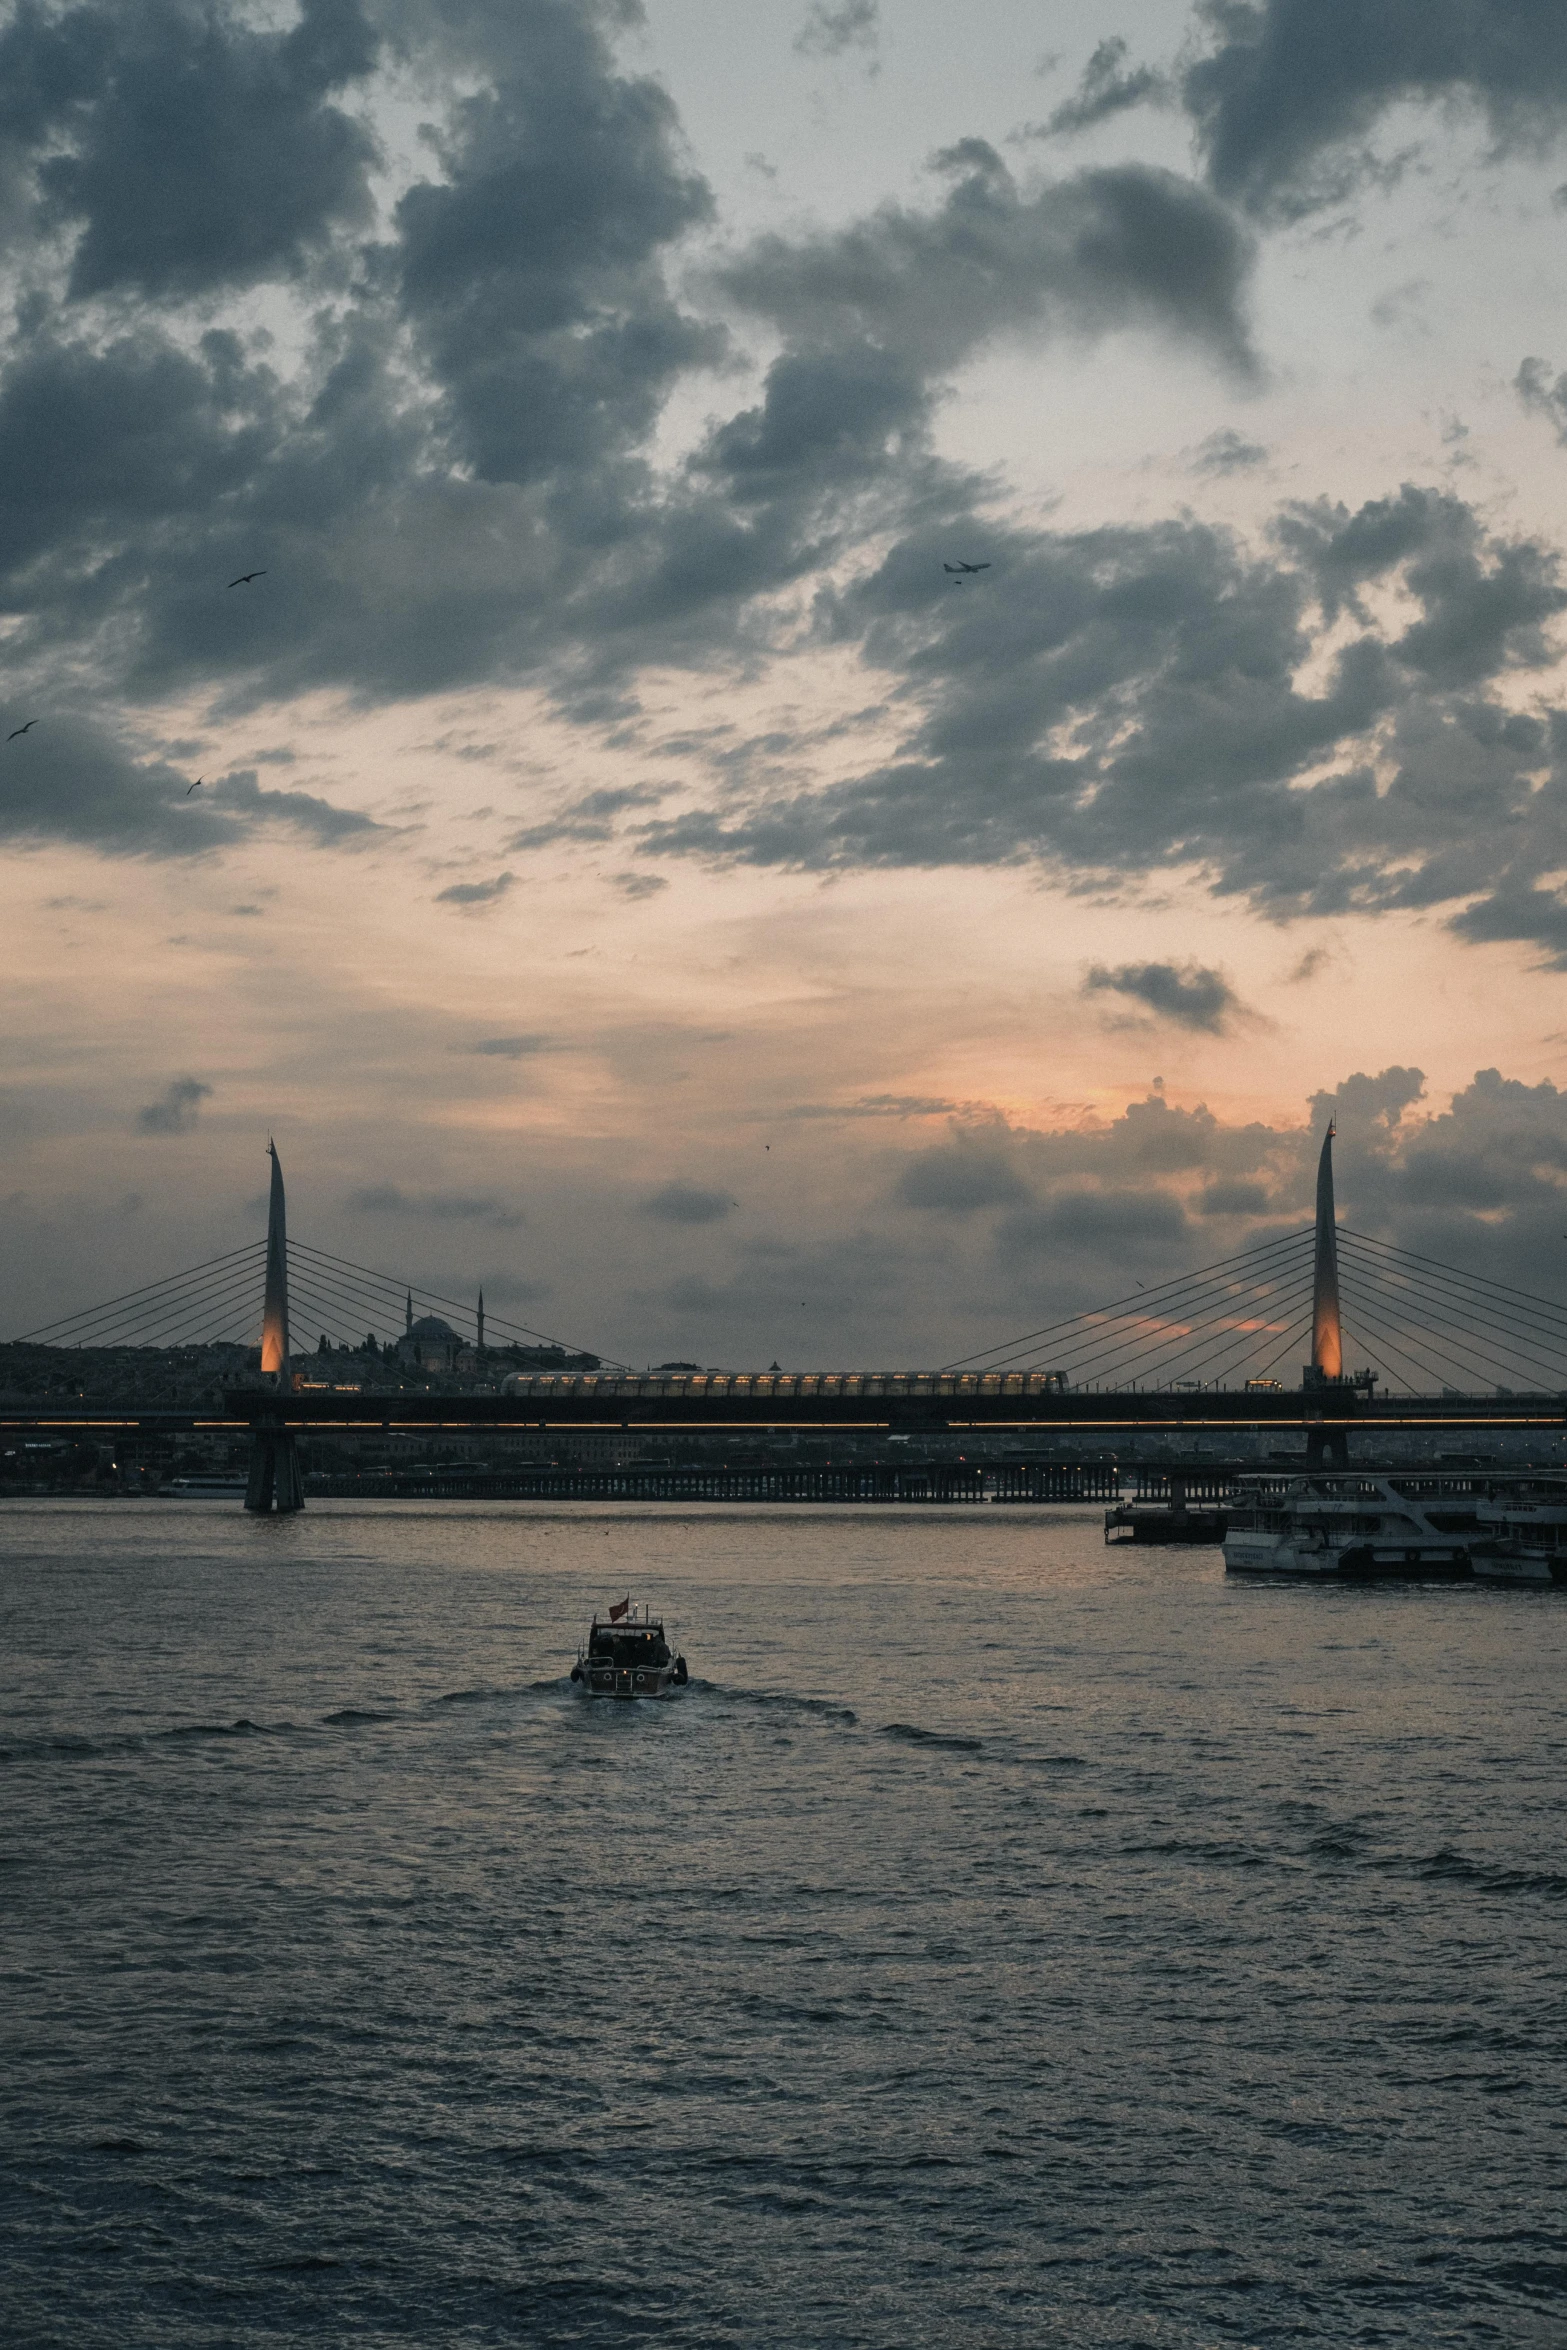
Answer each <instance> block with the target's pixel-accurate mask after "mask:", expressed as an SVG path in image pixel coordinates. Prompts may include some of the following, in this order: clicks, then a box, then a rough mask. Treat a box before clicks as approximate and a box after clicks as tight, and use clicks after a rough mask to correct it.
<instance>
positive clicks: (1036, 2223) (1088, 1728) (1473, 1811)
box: [0, 1503, 1567, 2350]
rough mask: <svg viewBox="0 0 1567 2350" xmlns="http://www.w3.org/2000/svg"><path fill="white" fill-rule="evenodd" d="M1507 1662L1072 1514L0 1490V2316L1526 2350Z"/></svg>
mask: <svg viewBox="0 0 1567 2350" xmlns="http://www.w3.org/2000/svg"><path fill="white" fill-rule="evenodd" d="M628 1589H629V1590H630V1591H631V1593H632V1594H633V1596H635V1597H638V1598H646V1599H649V1600H651V1601H652V1602H654V1603H655V1604H656V1605H658V1606H660V1607H661V1608H662V1609H663V1610H664V1612H665V1615H666V1618H667V1619H668V1620H669V1621H670V1623H671V1626H672V1628H674V1627H678V1631H679V1637H680V1645H681V1646H682V1648H683V1649H684V1651H685V1653H686V1655H687V1656H688V1658H689V1659H690V1663H691V1670H692V1675H693V1679H692V1682H691V1685H690V1687H689V1688H688V1689H686V1690H685V1691H683V1692H682V1693H680V1694H679V1695H678V1696H677V1697H674V1698H671V1699H668V1700H665V1701H663V1702H661V1703H659V1704H656V1705H653V1704H649V1705H615V1704H610V1703H605V1702H602V1701H600V1702H597V1703H595V1702H594V1701H592V1700H589V1699H586V1698H583V1697H581V1696H580V1695H579V1694H578V1693H577V1692H576V1691H575V1690H573V1689H572V1688H571V1686H570V1684H569V1683H568V1681H567V1679H566V1677H565V1676H566V1674H567V1672H568V1670H569V1667H570V1663H571V1659H572V1657H573V1656H574V1655H575V1653H576V1644H577V1639H578V1636H579V1634H580V1632H581V1630H582V1627H583V1625H584V1624H585V1623H586V1621H587V1618H588V1617H589V1615H590V1614H591V1613H592V1611H593V1609H594V1607H595V1606H596V1605H598V1606H602V1605H603V1604H604V1602H605V1601H607V1600H610V1599H614V1598H618V1597H620V1596H622V1595H623V1594H624V1593H625V1592H626V1591H627V1590H628ZM1564 1660H1567V1601H1563V1600H1561V1598H1560V1595H1555V1596H1553V1595H1550V1594H1531V1593H1507V1592H1496V1591H1487V1590H1477V1589H1466V1588H1462V1587H1458V1588H1439V1587H1436V1588H1427V1589H1422V1588H1420V1587H1418V1586H1412V1587H1399V1588H1396V1589H1385V1590H1384V1589H1369V1590H1347V1589H1346V1590H1324V1589H1311V1588H1301V1589H1295V1588H1286V1587H1280V1588H1268V1589H1262V1590H1257V1589H1253V1588H1250V1587H1249V1586H1242V1585H1239V1584H1235V1583H1229V1584H1227V1583H1226V1581H1225V1579H1224V1577H1223V1574H1222V1572H1221V1569H1220V1563H1219V1560H1218V1557H1217V1554H1214V1553H1204V1552H1195V1553H1194V1552H1186V1551H1166V1552H1159V1551H1150V1550H1143V1549H1140V1548H1136V1549H1134V1548H1132V1547H1130V1546H1129V1547H1127V1548H1126V1549H1123V1550H1116V1551H1111V1552H1107V1551H1106V1550H1105V1549H1104V1547H1103V1544H1102V1541H1101V1536H1100V1525H1099V1514H1098V1513H1096V1512H1084V1513H1072V1512H1049V1511H1038V1512H1034V1511H1028V1512H1015V1511H1011V1510H1008V1511H1001V1510H995V1511H989V1510H975V1509H965V1510H959V1511H951V1512H947V1511H939V1510H929V1511H920V1512H914V1511H908V1512H902V1513H897V1514H894V1513H891V1512H889V1513H887V1514H885V1515H884V1514H881V1513H878V1512H872V1511H852V1510H844V1511H832V1510H820V1511H817V1510H809V1509H793V1510H787V1511H782V1510H780V1511H766V1510H744V1509H725V1510H712V1511H707V1512H691V1513H678V1512H653V1511H647V1510H636V1509H628V1510H618V1511H617V1510H606V1509H598V1508H594V1507H590V1506H583V1507H581V1508H576V1509H573V1508H538V1509H528V1508H525V1507H524V1508H518V1507H513V1506H504V1505H497V1506H490V1507H486V1506H483V1505H477V1506H473V1507H455V1506H454V1507H451V1508H435V1507H429V1506H424V1507H419V1506H411V1507H406V1508H398V1507H397V1506H395V1505H387V1506H383V1507H379V1508H376V1507H371V1508H350V1507H348V1506H344V1507H341V1508H338V1509H334V1508H332V1507H330V1506H328V1507H323V1508H319V1509H315V1508H313V1509H312V1510H311V1511H310V1512H309V1513H308V1514H307V1515H306V1516H305V1517H304V1518H302V1519H297V1520H292V1521H283V1522H280V1523H274V1524H258V1523H255V1522H252V1521H246V1520H245V1519H243V1517H242V1516H241V1515H240V1514H239V1513H238V1512H236V1511H233V1510H232V1509H229V1508H222V1507H211V1508H208V1507H204V1506H202V1505H200V1504H190V1503H182V1504H178V1505H170V1506H160V1505H156V1504H147V1505H142V1506H129V1507H115V1506H95V1505H75V1504H70V1503H60V1504H43V1505H38V1506H17V1507H8V1508H7V1509H6V1510H5V1511H4V1513H3V1514H0V1757H3V1760H0V1791H3V1796H4V1803H3V1807H0V1967H3V1985H0V2013H3V2015H4V2017H5V2027H4V2041H5V2046H6V2049H7V2062H6V2068H5V2070H4V2072H3V2074H0V2206H3V2214H4V2226H5V2232H6V2237H7V2240H8V2244H9V2247H10V2258H9V2261H8V2263H7V2264H6V2265H5V2267H4V2268H3V2269H0V2336H3V2338H4V2340H5V2342H6V2344H7V2345H8V2350H9V2346H11V2345H15V2346H17V2350H32V2346H33V2345H35V2344H36V2345H40V2346H41V2345H44V2344H65V2343H68V2344H70V2345H71V2346H72V2350H100V2346H101V2350H110V2346H111V2345H112V2346H113V2350H124V2346H125V2345H138V2346H139V2345H147V2346H148V2350H153V2346H156V2350H189V2346H194V2345H213V2346H216V2345H219V2344H222V2345H241V2346H246V2350H248V2346H249V2345H258V2346H259V2345H263V2344H265V2345H277V2344H282V2343H291V2342H295V2341H300V2342H304V2341H310V2342H328V2341H329V2342H333V2343H337V2342H344V2343H347V2342H353V2341H360V2340H363V2341H366V2342H376V2343H396V2344H404V2343H407V2344H419V2345H424V2344H436V2343H441V2344H444V2343H449V2342H450V2343H463V2344H469V2343H473V2344H488V2343H491V2342H495V2343H502V2342H504V2343H511V2342H528V2343H541V2344H556V2343H559V2344H566V2343H572V2344H580V2343H593V2344H596V2343H604V2344H610V2343H614V2344H620V2343H624V2342H626V2341H643V2340H647V2341H654V2342H659V2341H667V2342H670V2343H679V2344H688V2343H689V2344H706V2343H713V2344H728V2343H734V2344H746V2345H755V2344H778V2345H799V2346H800V2350H818V2346H820V2345H837V2344H844V2345H849V2344H855V2345H860V2344H865V2345H874V2346H876V2350H881V2346H883V2345H885V2346H886V2350H893V2346H894V2345H896V2346H898V2350H902V2346H903V2345H908V2344H932V2345H963V2346H965V2350H967V2346H970V2345H972V2346H973V2350H988V2346H990V2345H993V2344H998V2343H1004V2342H1012V2341H1016V2342H1019V2343H1030V2344H1033V2343H1042V2342H1057V2341H1059V2342H1064V2343H1072V2344H1089V2345H1101V2344H1102V2345H1118V2346H1119V2345H1125V2346H1127V2350H1130V2346H1131V2345H1134V2344H1135V2345H1165V2344H1182V2345H1188V2344H1189V2345H1194V2346H1196V2345H1203V2346H1207V2345H1211V2344H1215V2343H1220V2342H1234V2343H1240V2344H1255V2345H1262V2344H1267V2345H1273V2344H1285V2343H1289V2344H1298V2343H1302V2342H1311V2343H1313V2344H1320V2343H1343V2344H1346V2345H1351V2344H1352V2345H1357V2346H1358V2345H1362V2344H1370V2343H1409V2344H1422V2345H1426V2344H1445V2343H1464V2344H1468V2343H1480V2342H1497V2343H1525V2344H1534V2343H1539V2344H1545V2343H1548V2342H1549V2343H1553V2344H1554V2343H1558V2342H1560V2341H1562V2340H1563V2339H1564V2338H1567V2291H1564V2287H1567V2241H1564V2236H1567V2220H1564V2218H1563V2212H1564V2208H1567V2206H1564V2203H1563V2195H1562V2189H1563V2185H1564V2179H1563V2154H1562V2132H1561V2128H1560V2111H1561V2106H1562V2090H1563V2070H1564V2067H1563V2055H1562V2050H1563V2031H1562V2023H1563V2016H1562V2004H1563V1996H1562V1965H1561V1951H1562V1936H1563V1929H1564V1925H1567V1860H1564V1858H1563V1850H1562V1836H1561V1829H1560V1805H1561V1785H1562V1763H1563V1752H1564V1737H1567V1733H1564V1721H1563V1707H1562V1700H1561V1691H1562V1688H1563V1664H1564Z"/></svg>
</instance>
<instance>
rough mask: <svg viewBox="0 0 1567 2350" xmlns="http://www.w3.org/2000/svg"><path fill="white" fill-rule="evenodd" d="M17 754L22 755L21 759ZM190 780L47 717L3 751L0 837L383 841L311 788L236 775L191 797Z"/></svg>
mask: <svg viewBox="0 0 1567 2350" xmlns="http://www.w3.org/2000/svg"><path fill="white" fill-rule="evenodd" d="M24 750H25V756H22V755H19V754H22V753H23V752H24ZM190 780H191V779H190V777H189V776H188V775H187V774H185V773H184V772H183V771H181V770H179V769H175V768H171V767H170V766H168V765H167V764H166V763H165V762H164V761H163V760H161V759H156V758H145V757H139V756H138V755H137V754H136V752H135V750H134V749H133V748H131V747H130V746H128V745H127V744H125V743H123V742H121V741H118V740H116V739H115V738H114V737H113V736H112V735H110V734H108V733H106V732H105V731H103V730H102V729H101V728H98V727H96V726H93V725H91V724H89V723H88V722H86V721H84V720H82V719H80V718H76V717H74V716H66V717H51V718H50V719H48V720H47V721H46V723H45V724H43V725H41V726H40V727H39V728H38V729H37V731H36V732H35V733H33V734H30V735H28V736H27V737H26V738H25V744H23V743H16V744H13V745H12V746H11V752H10V756H9V757H8V758H7V760H6V762H5V767H4V790H3V791H0V838H5V839H11V840H64V841H77V842H82V843H84V844H90V845H91V846H92V847H94V848H96V849H98V850H100V851H102V852H103V853H105V854H107V855H110V856H144V857H157V858H164V857H197V856H206V855H209V854H211V853H212V852H213V851H214V850H219V849H226V848H233V847H237V846H238V845H239V844H240V843H241V842H242V841H244V840H245V839H246V838H247V837H248V836H250V835H252V834H254V833H255V832H257V831H258V830H262V829H264V828H268V827H271V826H275V825H283V826H286V827H288V828H289V829H290V830H292V831H294V832H295V833H296V834H298V835H300V836H302V837H303V838H305V839H308V840H312V841H314V842H316V843H318V844H320V845H322V846H325V847H354V846H356V845H360V844H362V843H364V842H366V841H368V840H371V839H375V838H384V837H385V827H383V826H381V825H379V824H377V823H376V822H375V821H374V820H373V819H372V818H371V817H368V816H362V815H360V814H358V813H357V812H356V811H355V810H353V809H349V808H338V807H334V806H333V804H332V803H331V802H330V801H329V800H323V799H319V798H317V797H315V796H314V795H313V794H312V793H309V792H300V791H267V790H264V789H263V788H262V786H261V785H260V784H259V783H258V781H257V779H256V777H255V774H254V773H253V772H252V771H250V770H248V769H245V770H241V771H239V772H237V773H235V774H231V775H226V776H214V777H213V778H212V779H211V780H210V781H209V782H208V783H207V785H206V786H205V787H204V789H203V790H202V792H201V793H200V794H199V796H196V797H191V796H190V794H189V785H190Z"/></svg>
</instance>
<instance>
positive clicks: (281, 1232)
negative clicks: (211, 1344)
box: [245, 1138, 305, 1515]
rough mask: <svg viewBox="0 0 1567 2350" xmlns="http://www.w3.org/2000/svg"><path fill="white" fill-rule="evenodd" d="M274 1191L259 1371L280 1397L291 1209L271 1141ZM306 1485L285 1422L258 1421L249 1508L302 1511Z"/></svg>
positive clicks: (285, 1372)
mask: <svg viewBox="0 0 1567 2350" xmlns="http://www.w3.org/2000/svg"><path fill="white" fill-rule="evenodd" d="M267 1155H268V1157H269V1158H270V1159H271V1161H272V1189H271V1193H270V1196H269V1198H268V1201H267V1278H266V1288H265V1291H264V1293H263V1298H262V1307H261V1369H262V1372H263V1374H264V1375H265V1376H266V1377H267V1378H269V1379H270V1380H271V1381H272V1383H273V1385H274V1386H276V1387H277V1389H278V1390H279V1392H280V1393H282V1394H285V1395H286V1394H287V1392H288V1386H289V1368H288V1209H287V1203H286V1201H285V1199H284V1196H283V1163H282V1161H281V1160H280V1159H279V1157H278V1155H277V1144H276V1143H275V1142H273V1141H272V1140H271V1139H270V1138H269V1139H268V1142H267ZM304 1506H305V1487H304V1481H303V1479H302V1478H301V1476H300V1473H299V1447H298V1445H297V1443H296V1442H295V1439H294V1437H293V1435H292V1433H291V1431H290V1430H288V1429H287V1428H285V1427H284V1426H283V1425H282V1422H281V1420H275V1421H273V1420H260V1421H258V1422H257V1423H256V1425H255V1426H254V1427H253V1428H252V1430H251V1432H250V1476H249V1479H248V1481H247V1483H246V1486H245V1507H246V1509H247V1510H255V1511H257V1512H258V1513H260V1514H263V1515H265V1514H268V1513H270V1512H271V1511H274V1510H276V1511H279V1512H281V1511H286V1510H302V1509H303V1508H304Z"/></svg>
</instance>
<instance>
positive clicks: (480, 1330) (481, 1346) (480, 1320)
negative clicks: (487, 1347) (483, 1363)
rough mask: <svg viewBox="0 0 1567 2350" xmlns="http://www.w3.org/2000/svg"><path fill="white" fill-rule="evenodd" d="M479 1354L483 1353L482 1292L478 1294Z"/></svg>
mask: <svg viewBox="0 0 1567 2350" xmlns="http://www.w3.org/2000/svg"><path fill="white" fill-rule="evenodd" d="M479 1352H480V1354H483V1352H484V1292H483V1290H482V1289H481V1290H480V1292H479Z"/></svg>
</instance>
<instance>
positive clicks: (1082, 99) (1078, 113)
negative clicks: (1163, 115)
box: [1031, 33, 1174, 139]
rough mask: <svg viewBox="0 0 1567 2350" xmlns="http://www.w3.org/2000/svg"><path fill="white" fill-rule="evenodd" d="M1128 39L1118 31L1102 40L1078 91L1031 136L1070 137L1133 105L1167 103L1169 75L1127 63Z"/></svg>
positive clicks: (1170, 85) (1147, 67)
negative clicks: (1126, 40) (1125, 39)
mask: <svg viewBox="0 0 1567 2350" xmlns="http://www.w3.org/2000/svg"><path fill="white" fill-rule="evenodd" d="M1128 54H1129V52H1128V50H1127V45H1126V42H1125V41H1124V40H1123V39H1122V37H1121V35H1120V34H1119V33H1114V34H1112V35H1111V36H1110V37H1109V39H1108V40H1104V41H1101V42H1100V43H1099V45H1098V47H1097V48H1096V49H1095V51H1094V53H1093V55H1092V57H1090V59H1089V60H1088V63H1087V65H1086V66H1085V67H1084V68H1083V78H1082V80H1081V81H1080V82H1079V83H1078V86H1077V89H1076V92H1075V93H1074V95H1073V96H1072V97H1070V98H1067V99H1065V100H1064V101H1063V102H1062V104H1061V105H1059V106H1058V107H1057V108H1056V109H1055V112H1054V113H1053V114H1052V115H1051V116H1050V117H1049V119H1048V120H1047V121H1046V122H1044V123H1043V124H1041V125H1040V126H1039V127H1038V129H1037V130H1033V131H1032V134H1031V135H1032V136H1034V137H1036V138H1037V137H1043V138H1055V139H1059V138H1068V137H1071V136H1073V135H1074V134H1075V133H1077V132H1078V131H1088V130H1093V129H1095V128H1096V126H1097V125H1098V124H1100V123H1102V122H1108V121H1109V120H1110V118H1111V117H1112V115H1117V114H1125V113H1126V112H1128V110H1129V109H1130V108H1132V107H1134V106H1164V105H1168V104H1169V102H1170V99H1171V97H1172V96H1173V94H1174V93H1173V86H1172V84H1171V81H1170V77H1169V75H1168V74H1164V73H1160V72H1159V71H1158V70H1157V69H1156V68H1155V67H1153V66H1151V65H1130V66H1129V65H1128V64H1127V57H1128Z"/></svg>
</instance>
